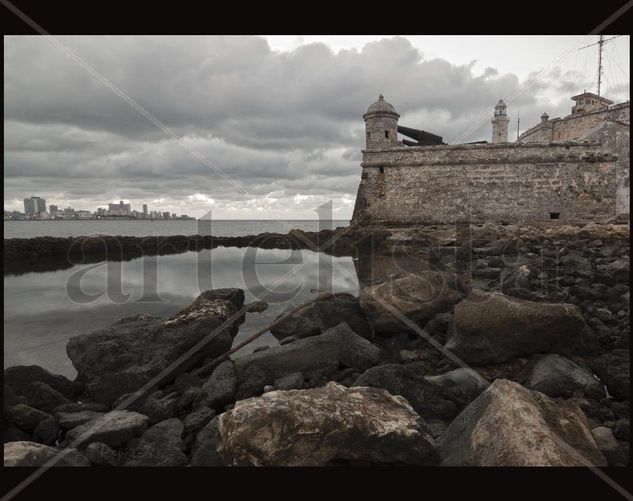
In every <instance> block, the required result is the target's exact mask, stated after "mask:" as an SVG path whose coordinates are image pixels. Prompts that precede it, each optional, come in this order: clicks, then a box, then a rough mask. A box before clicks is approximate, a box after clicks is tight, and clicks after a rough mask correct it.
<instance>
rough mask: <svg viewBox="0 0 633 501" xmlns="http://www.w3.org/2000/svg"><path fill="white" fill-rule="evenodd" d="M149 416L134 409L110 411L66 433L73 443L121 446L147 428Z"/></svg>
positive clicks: (68, 441)
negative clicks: (100, 443) (98, 443)
mask: <svg viewBox="0 0 633 501" xmlns="http://www.w3.org/2000/svg"><path fill="white" fill-rule="evenodd" d="M148 421H149V419H148V417H147V416H144V415H142V414H139V413H138V412H132V411H110V412H108V413H107V414H104V415H103V416H100V417H98V418H96V419H91V420H90V421H88V422H86V423H84V424H82V425H79V426H77V427H75V428H73V429H72V430H70V431H69V432H68V433H67V434H66V438H65V441H66V442H67V443H69V444H71V445H73V444H74V445H76V446H79V445H88V444H90V443H92V442H103V443H104V444H106V445H109V446H110V447H115V448H116V447H120V446H122V445H124V444H125V443H126V442H128V441H129V440H131V439H133V438H134V437H138V436H140V435H142V434H143V432H144V431H145V430H146V429H147V422H148Z"/></svg>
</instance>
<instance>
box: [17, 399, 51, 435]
mask: <svg viewBox="0 0 633 501" xmlns="http://www.w3.org/2000/svg"><path fill="white" fill-rule="evenodd" d="M6 417H7V418H8V419H9V421H10V422H12V423H14V424H15V425H16V426H17V427H18V428H20V429H22V430H24V431H33V430H34V429H35V427H36V426H37V425H38V424H39V422H40V421H42V420H44V419H47V418H50V417H51V415H50V414H48V413H46V412H43V411H41V410H39V409H35V408H34V407H31V406H30V405H26V404H18V405H14V406H12V407H9V408H8V409H7V412H6Z"/></svg>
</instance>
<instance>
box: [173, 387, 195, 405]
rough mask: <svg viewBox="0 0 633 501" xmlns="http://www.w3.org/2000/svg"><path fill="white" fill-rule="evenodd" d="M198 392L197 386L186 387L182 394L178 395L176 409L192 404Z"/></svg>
mask: <svg viewBox="0 0 633 501" xmlns="http://www.w3.org/2000/svg"><path fill="white" fill-rule="evenodd" d="M199 394H200V388H197V387H195V386H192V387H190V388H187V389H186V390H185V391H183V392H182V395H180V399H178V405H177V406H176V408H177V410H178V411H182V410H183V409H185V408H187V407H189V406H190V405H192V404H193V403H194V402H195V401H196V399H197V398H198V395H199Z"/></svg>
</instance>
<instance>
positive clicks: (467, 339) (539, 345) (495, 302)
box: [446, 290, 597, 364]
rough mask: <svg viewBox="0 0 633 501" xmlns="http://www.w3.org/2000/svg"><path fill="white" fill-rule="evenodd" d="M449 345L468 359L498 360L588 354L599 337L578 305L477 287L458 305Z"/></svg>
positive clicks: (593, 348) (482, 362) (478, 360)
mask: <svg viewBox="0 0 633 501" xmlns="http://www.w3.org/2000/svg"><path fill="white" fill-rule="evenodd" d="M446 348H447V349H449V350H451V351H453V352H454V353H455V354H457V355H458V356H459V357H461V358H462V359H463V360H466V361H468V362H471V363H481V364H494V363H500V362H505V361H507V360H510V359H511V358H513V357H516V356H520V355H528V354H531V353H538V352H559V353H564V354H567V353H578V354H587V353H591V352H593V351H594V350H596V349H597V339H596V338H595V335H594V334H593V333H592V332H591V331H590V329H589V328H588V327H587V325H586V324H585V321H584V319H583V317H582V314H581V313H580V310H579V309H578V307H577V306H575V305H572V304H552V303H537V302H532V301H526V300H524V299H519V298H515V297H511V296H506V295H505V294H501V293H498V292H487V291H482V290H473V291H471V293H470V294H469V295H468V296H467V297H466V298H465V299H464V300H463V301H461V302H460V303H459V304H457V305H455V310H454V314H453V322H452V324H451V326H450V329H449V339H448V342H447V343H446Z"/></svg>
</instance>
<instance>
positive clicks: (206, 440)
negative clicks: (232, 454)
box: [191, 416, 228, 466]
mask: <svg viewBox="0 0 633 501" xmlns="http://www.w3.org/2000/svg"><path fill="white" fill-rule="evenodd" d="M218 441H219V433H218V416H216V417H214V418H213V419H212V420H211V421H209V423H207V425H206V426H205V427H204V428H202V430H200V432H199V433H198V435H197V436H196V440H195V442H194V444H193V447H192V448H191V466H228V464H227V462H226V461H225V460H224V459H223V458H222V456H221V455H220V454H219V453H218Z"/></svg>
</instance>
